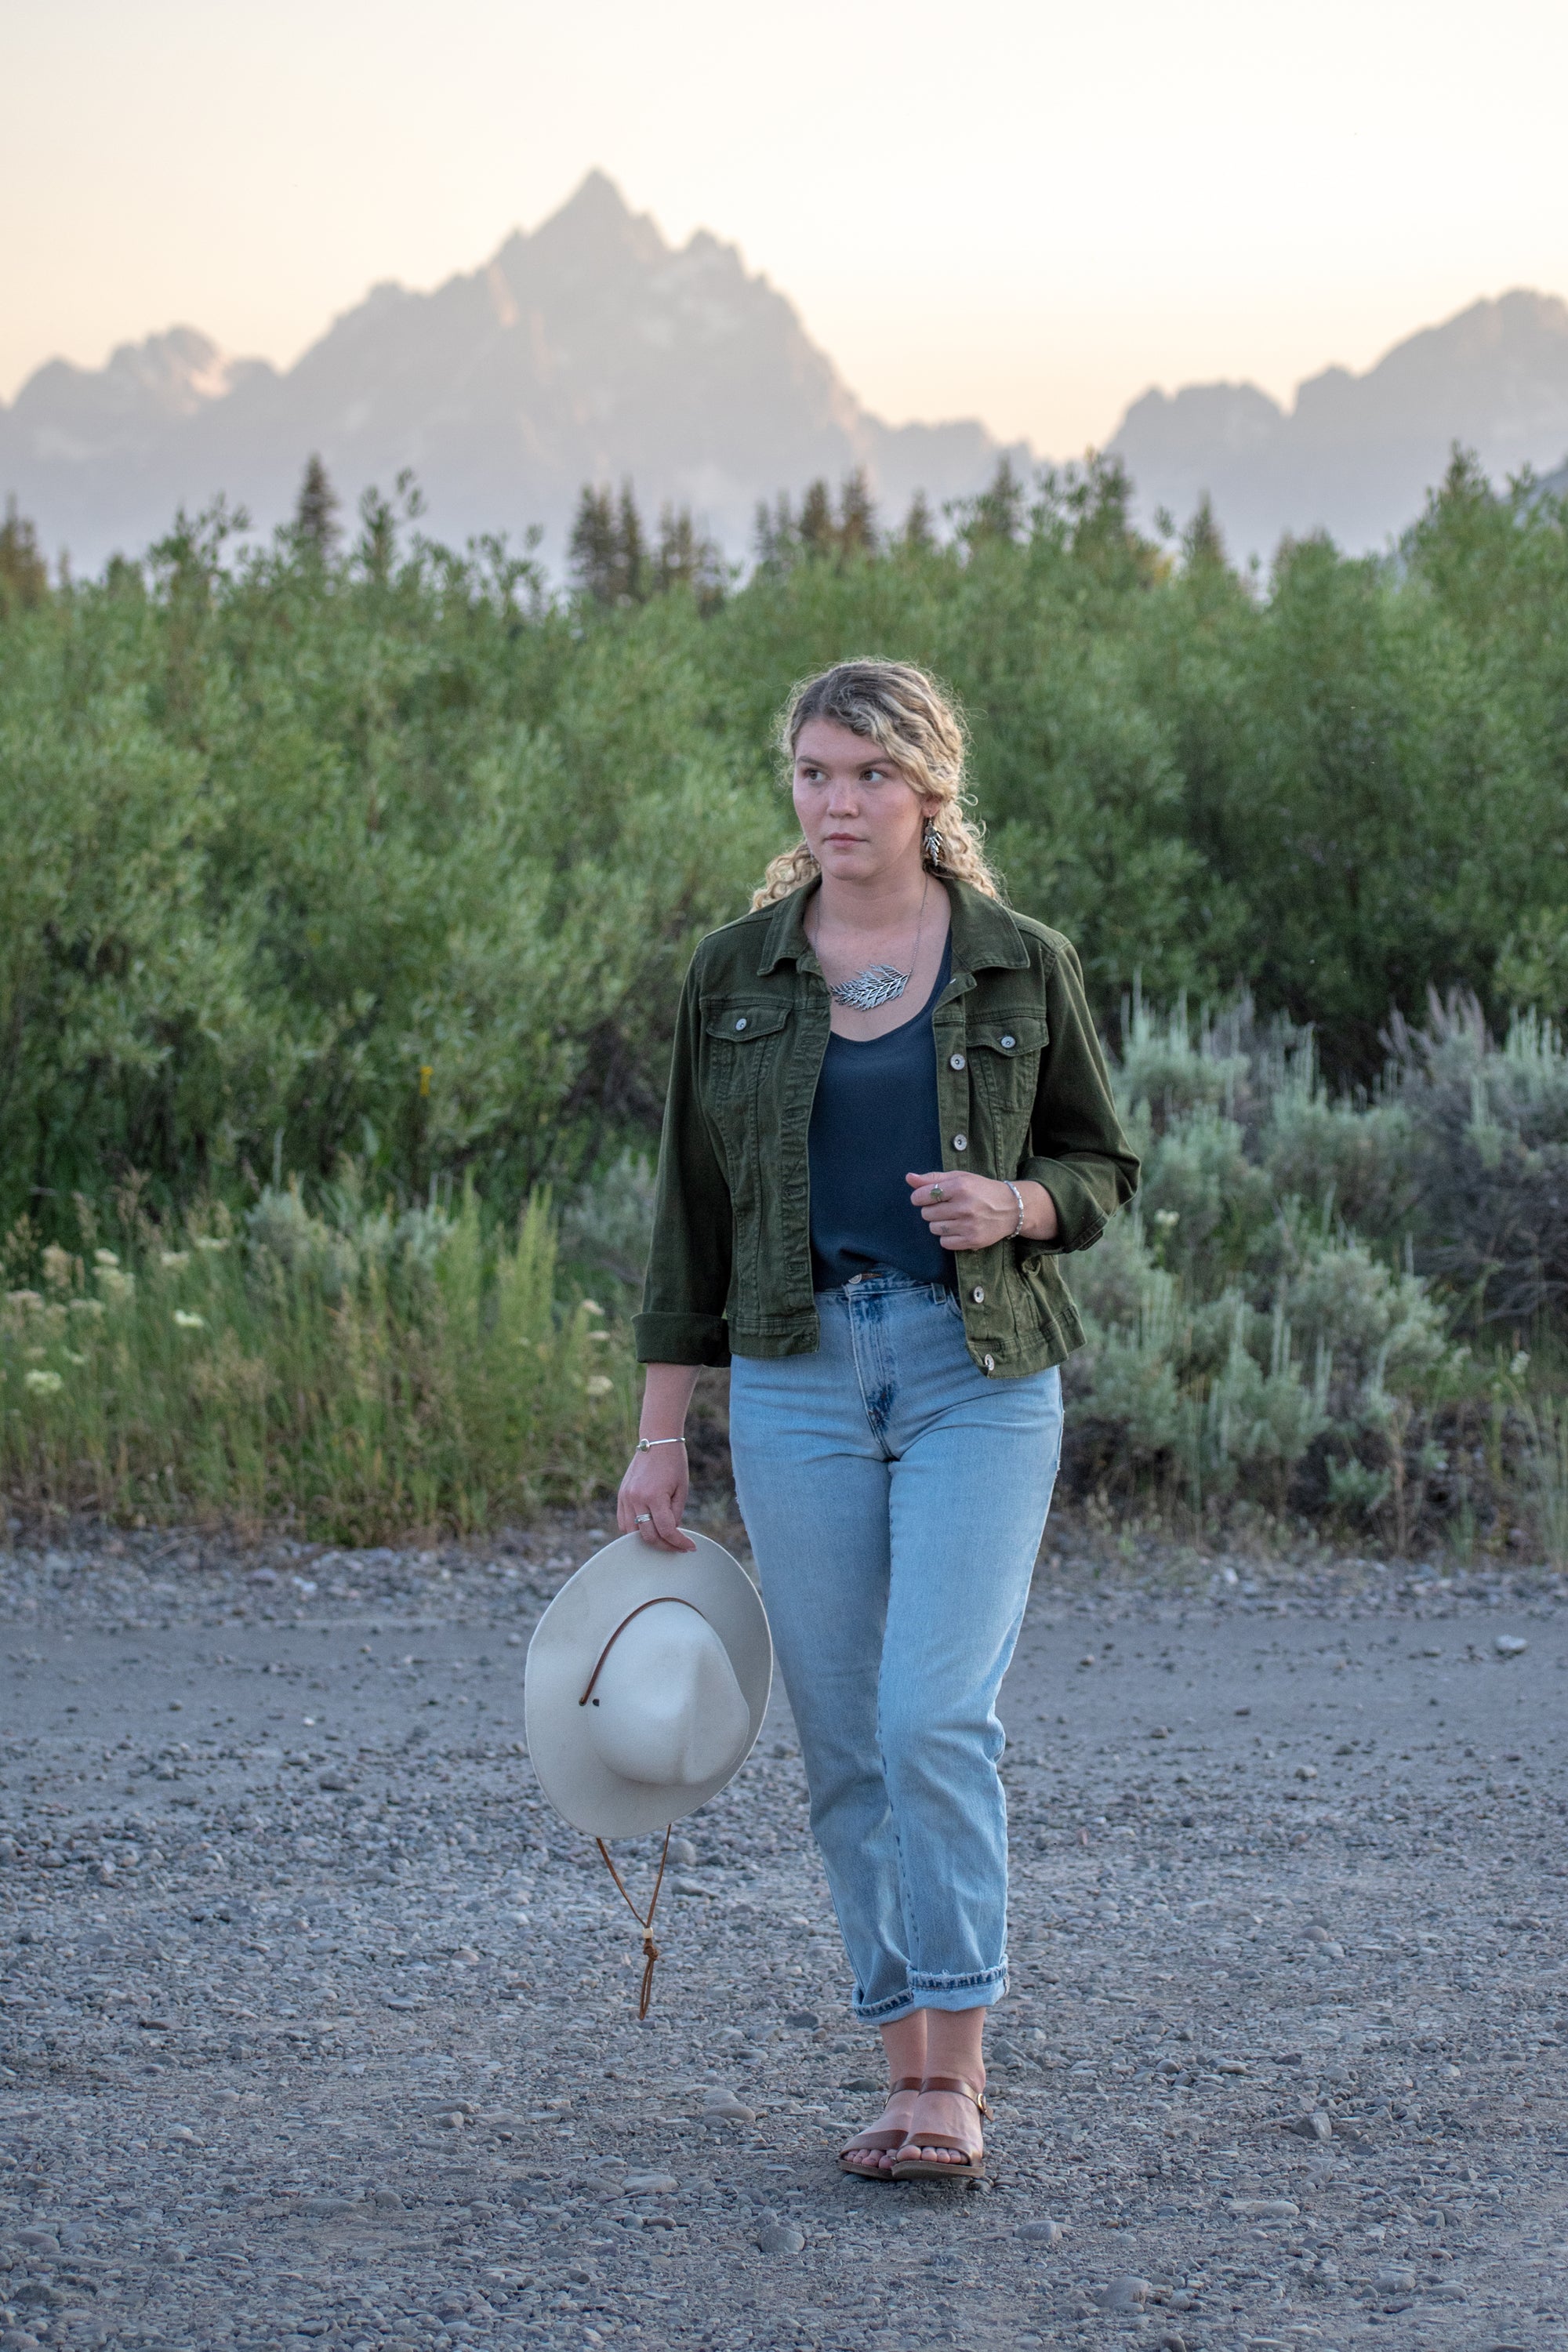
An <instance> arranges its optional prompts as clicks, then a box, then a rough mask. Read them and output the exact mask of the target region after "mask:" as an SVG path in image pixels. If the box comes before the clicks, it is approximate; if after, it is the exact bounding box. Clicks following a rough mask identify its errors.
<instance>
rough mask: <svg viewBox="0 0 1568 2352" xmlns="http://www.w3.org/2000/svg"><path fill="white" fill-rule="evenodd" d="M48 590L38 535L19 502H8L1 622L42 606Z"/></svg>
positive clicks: (2, 537)
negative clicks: (17, 509) (10, 616)
mask: <svg viewBox="0 0 1568 2352" xmlns="http://www.w3.org/2000/svg"><path fill="white" fill-rule="evenodd" d="M48 589H49V573H48V567H47V564H46V563H45V562H44V559H43V556H42V555H41V554H40V553H39V551H38V534H37V531H36V530H34V528H33V526H32V524H31V523H30V522H26V521H25V520H23V518H22V517H21V516H20V515H19V514H18V513H17V512H16V499H6V501H5V521H4V522H3V523H0V620H3V619H5V616H6V614H10V613H17V612H26V611H27V610H29V609H30V607H31V606H33V605H35V604H42V603H43V601H44V598H45V597H46V596H47V593H48Z"/></svg>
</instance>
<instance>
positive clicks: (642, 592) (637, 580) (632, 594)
mask: <svg viewBox="0 0 1568 2352" xmlns="http://www.w3.org/2000/svg"><path fill="white" fill-rule="evenodd" d="M647 571H648V564H647V539H646V538H645V537H644V535H643V527H642V517H641V515H640V514H638V512H637V499H635V498H634V497H633V495H632V486H631V484H630V483H629V482H623V484H622V485H621V505H620V513H619V516H618V518H617V529H616V594H617V598H618V601H619V602H620V603H621V604H643V603H645V602H646V601H647V594H648V589H649V582H648V576H647Z"/></svg>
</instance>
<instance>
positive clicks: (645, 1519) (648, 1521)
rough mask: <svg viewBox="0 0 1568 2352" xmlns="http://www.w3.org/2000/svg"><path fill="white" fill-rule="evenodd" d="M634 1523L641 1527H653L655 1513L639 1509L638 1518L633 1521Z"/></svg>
mask: <svg viewBox="0 0 1568 2352" xmlns="http://www.w3.org/2000/svg"><path fill="white" fill-rule="evenodd" d="M633 1525H634V1526H635V1527H639V1528H647V1527H651V1526H652V1525H653V1513H652V1512H651V1511H639V1512H638V1513H637V1517H636V1519H635V1520H634V1521H633Z"/></svg>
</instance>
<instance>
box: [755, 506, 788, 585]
mask: <svg viewBox="0 0 1568 2352" xmlns="http://www.w3.org/2000/svg"><path fill="white" fill-rule="evenodd" d="M753 544H754V545H755V548H756V551H757V569H758V571H759V572H766V573H768V574H769V575H770V576H771V577H772V578H773V579H778V578H779V577H781V576H782V574H783V573H784V572H787V571H788V570H789V568H790V566H791V564H792V563H793V562H795V555H796V553H797V552H798V549H799V539H798V535H797V533H796V530H795V514H794V510H793V509H792V508H791V506H790V502H789V499H788V498H787V497H786V496H785V494H784V491H783V490H781V491H780V492H779V494H778V497H777V499H775V500H774V502H773V507H772V508H771V509H770V508H769V506H768V502H767V500H766V499H758V500H757V518H756V522H755V525H754V527H753Z"/></svg>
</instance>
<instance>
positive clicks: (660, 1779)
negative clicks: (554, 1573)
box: [523, 1535, 773, 1899]
mask: <svg viewBox="0 0 1568 2352" xmlns="http://www.w3.org/2000/svg"><path fill="white" fill-rule="evenodd" d="M695 1541H696V1545H697V1549H696V1550H695V1551H686V1552H665V1551H654V1550H652V1549H650V1548H649V1547H648V1546H647V1544H645V1543H644V1542H643V1541H642V1539H641V1538H640V1537H638V1536H618V1537H617V1538H616V1540H615V1542H614V1543H610V1544H606V1545H605V1549H604V1550H603V1551H600V1552H595V1555H594V1557H593V1559H590V1560H587V1561H585V1562H584V1565H583V1566H582V1567H581V1568H580V1569H579V1570H577V1573H576V1574H575V1576H573V1577H571V1578H569V1579H568V1580H567V1581H566V1583H564V1584H563V1586H562V1588H561V1590H560V1591H559V1592H558V1593H557V1594H556V1596H555V1598H554V1600H553V1601H552V1602H551V1604H550V1606H549V1608H548V1609H547V1610H546V1611H545V1612H544V1614H543V1616H542V1618H541V1619H540V1621H539V1623H538V1625H537V1626H536V1627H535V1629H534V1634H533V1639H532V1641H531V1643H529V1647H528V1664H527V1667H526V1670H525V1673H524V1678H523V1706H524V1714H525V1717H526V1726H527V1735H528V1752H529V1755H530V1757H531V1759H532V1762H533V1769H534V1771H535V1773H536V1774H537V1775H538V1779H539V1784H540V1787H541V1788H542V1790H543V1791H544V1793H545V1795H546V1796H547V1797H548V1798H549V1800H550V1801H551V1803H552V1805H553V1806H554V1807H555V1810H556V1811H557V1812H559V1813H563V1814H564V1816H565V1818H566V1819H567V1820H568V1821H569V1822H572V1823H573V1825H574V1828H577V1829H580V1830H584V1831H586V1832H587V1834H588V1835H589V1836H590V1837H592V1838H598V1839H601V1840H602V1839H605V1838H616V1837H640V1836H646V1835H647V1832H649V1831H652V1830H668V1827H669V1825H670V1823H671V1822H677V1821H679V1820H680V1819H681V1817H682V1816H683V1815H684V1814H686V1813H692V1812H695V1811H697V1808H698V1807H699V1805H704V1804H706V1803H707V1801H708V1800H709V1798H710V1797H713V1796H716V1795H717V1794H718V1792H719V1790H721V1788H723V1786H724V1785H725V1783H726V1781H728V1780H733V1778H734V1776H735V1774H736V1773H737V1772H738V1771H739V1770H740V1769H741V1767H742V1764H743V1763H744V1762H745V1760H746V1758H747V1757H748V1756H749V1755H750V1754H751V1752H752V1746H753V1745H754V1743H755V1741H756V1738H757V1735H758V1733H759V1732H760V1731H761V1729H762V1727H763V1716H764V1715H765V1714H766V1713H767V1706H768V1693H769V1690H770V1689H771V1687H772V1685H773V1641H772V1638H771V1636H770V1635H769V1633H768V1621H767V1617H766V1615H765V1613H764V1612H763V1604H762V1601H760V1600H759V1598H758V1596H757V1591H756V1587H755V1586H754V1585H753V1584H752V1580H751V1579H750V1577H749V1576H748V1575H747V1574H746V1571H745V1570H744V1569H743V1568H742V1566H741V1563H740V1561H739V1560H738V1559H734V1558H732V1557H731V1554H730V1553H729V1552H727V1551H726V1550H725V1549H724V1547H723V1545H722V1544H717V1543H715V1542H714V1541H713V1540H712V1538H711V1537H710V1536H701V1535H700V1536H697V1537H696V1538H695ZM607 1859H608V1857H607V1856H606V1860H607ZM628 1899H629V1898H628Z"/></svg>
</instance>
